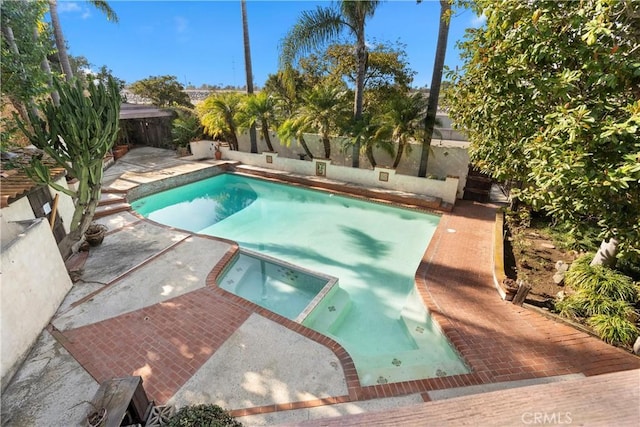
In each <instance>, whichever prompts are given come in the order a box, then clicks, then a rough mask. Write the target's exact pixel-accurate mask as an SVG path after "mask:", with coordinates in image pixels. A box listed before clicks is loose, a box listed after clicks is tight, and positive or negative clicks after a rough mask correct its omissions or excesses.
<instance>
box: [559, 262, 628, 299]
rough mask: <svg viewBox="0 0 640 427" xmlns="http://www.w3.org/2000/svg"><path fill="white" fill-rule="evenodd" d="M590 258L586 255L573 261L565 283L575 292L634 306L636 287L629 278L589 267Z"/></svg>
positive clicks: (608, 270) (599, 267)
mask: <svg viewBox="0 0 640 427" xmlns="http://www.w3.org/2000/svg"><path fill="white" fill-rule="evenodd" d="M592 258H593V255H591V254H586V255H583V256H581V257H580V258H578V259H577V260H575V261H574V262H573V264H571V268H570V269H569V271H567V273H566V275H565V278H564V279H565V283H566V284H567V285H569V286H571V287H572V288H573V289H575V290H577V291H585V292H588V293H593V294H598V295H602V296H605V297H609V298H612V299H614V300H619V301H626V302H628V303H631V304H635V303H636V302H637V301H638V287H637V285H636V284H635V283H633V281H632V280H631V278H630V277H629V276H625V275H624V274H622V273H619V272H617V271H615V270H613V269H611V268H607V267H604V266H601V265H595V266H590V265H589V263H590V262H591V259H592Z"/></svg>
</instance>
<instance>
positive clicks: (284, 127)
mask: <svg viewBox="0 0 640 427" xmlns="http://www.w3.org/2000/svg"><path fill="white" fill-rule="evenodd" d="M304 125H305V123H304V120H299V119H297V118H295V117H290V118H288V119H286V120H285V121H284V122H282V123H281V124H280V126H278V138H280V141H281V142H283V143H284V144H286V145H287V147H288V146H289V145H291V141H293V140H297V141H298V143H299V144H300V146H301V147H302V149H303V150H304V153H305V155H306V156H307V157H309V159H313V157H314V156H313V153H312V152H311V149H309V145H308V144H307V141H306V140H305V139H304V132H305V128H304Z"/></svg>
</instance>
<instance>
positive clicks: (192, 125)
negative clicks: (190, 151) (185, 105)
mask: <svg viewBox="0 0 640 427" xmlns="http://www.w3.org/2000/svg"><path fill="white" fill-rule="evenodd" d="M202 133H203V129H202V125H201V124H200V119H199V118H198V116H196V115H195V114H194V113H193V112H190V111H184V110H179V111H178V117H176V118H175V119H174V120H173V122H172V123H171V137H172V140H173V143H174V145H175V147H186V146H187V145H188V144H189V143H190V142H191V141H195V140H197V139H200V138H201V137H202Z"/></svg>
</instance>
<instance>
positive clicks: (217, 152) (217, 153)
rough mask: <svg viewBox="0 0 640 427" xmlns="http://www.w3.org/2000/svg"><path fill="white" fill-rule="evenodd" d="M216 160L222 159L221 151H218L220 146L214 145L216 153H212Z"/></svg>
mask: <svg viewBox="0 0 640 427" xmlns="http://www.w3.org/2000/svg"><path fill="white" fill-rule="evenodd" d="M213 155H214V156H215V158H216V160H220V159H222V151H220V144H216V151H215V152H214V153H213Z"/></svg>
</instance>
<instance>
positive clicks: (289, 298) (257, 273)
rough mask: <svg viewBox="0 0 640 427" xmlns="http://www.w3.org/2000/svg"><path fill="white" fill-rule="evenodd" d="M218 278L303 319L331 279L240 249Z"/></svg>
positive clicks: (225, 285)
mask: <svg viewBox="0 0 640 427" xmlns="http://www.w3.org/2000/svg"><path fill="white" fill-rule="evenodd" d="M218 282H219V283H218V284H219V286H220V287H221V288H222V289H225V290H227V291H229V292H231V293H234V294H236V295H238V296H240V297H242V298H244V299H247V300H249V301H251V302H254V303H256V304H258V305H260V306H262V307H264V308H267V309H269V310H271V311H273V312H275V313H278V314H280V315H282V316H284V317H287V318H289V319H291V320H294V321H299V322H303V321H304V320H305V318H306V317H307V316H308V312H310V311H311V310H312V309H313V308H314V307H315V305H316V304H317V303H316V304H314V303H315V299H316V296H318V294H320V293H321V291H323V290H324V292H325V293H326V292H328V291H329V290H330V289H331V288H332V286H333V285H334V283H335V279H334V278H332V277H327V276H320V275H318V274H313V273H311V272H307V271H303V270H302V269H300V268H298V267H296V266H294V265H291V264H283V263H282V262H279V261H278V260H275V259H269V258H265V257H264V256H261V255H258V254H250V253H247V251H245V250H243V251H242V252H241V253H240V254H239V255H238V256H236V258H235V259H234V260H233V261H232V263H231V265H230V266H229V267H228V268H227V269H226V270H225V272H224V274H223V275H222V276H221V277H220V278H219V279H218ZM325 287H326V288H327V289H325Z"/></svg>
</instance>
